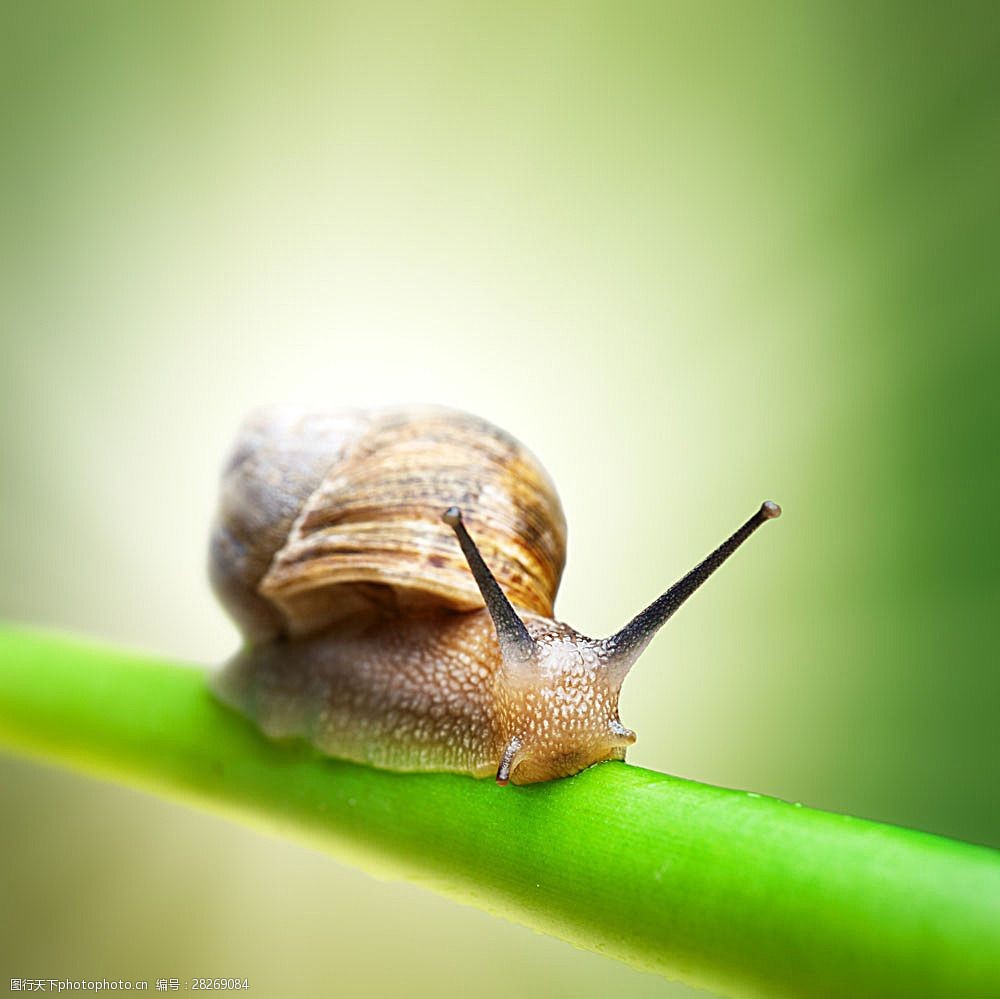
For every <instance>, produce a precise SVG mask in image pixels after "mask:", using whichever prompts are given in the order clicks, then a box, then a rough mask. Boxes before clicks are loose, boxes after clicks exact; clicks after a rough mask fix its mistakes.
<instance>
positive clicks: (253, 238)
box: [0, 0, 1000, 997]
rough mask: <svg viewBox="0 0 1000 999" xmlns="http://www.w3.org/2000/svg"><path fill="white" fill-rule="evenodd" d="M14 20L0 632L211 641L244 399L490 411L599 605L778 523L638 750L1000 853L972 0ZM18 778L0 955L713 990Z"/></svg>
mask: <svg viewBox="0 0 1000 999" xmlns="http://www.w3.org/2000/svg"><path fill="white" fill-rule="evenodd" d="M0 9H2V25H0V74H2V90H0V101H2V115H3V118H2V120H3V132H2V134H3V146H2V156H0V211H2V227H0V282H2V295H0V347H2V363H0V459H2V465H0V503H2V517H0V543H2V569H3V571H2V572H0V614H2V616H3V617H5V618H8V619H14V620H18V621H24V622H33V623H37V624H40V625H46V626H52V627H56V628H60V629H66V630H70V631H75V632H80V633H84V634H87V635H91V636H97V637H100V638H104V639H109V640H112V641H115V642H118V643H123V644H126V645H131V646H136V647H141V648H144V649H149V650H154V651H156V652H161V653H165V654H168V655H171V656H175V657H182V658H183V659H185V660H187V661H191V662H198V663H212V662H217V661H221V660H222V659H223V658H224V657H225V656H226V655H227V654H228V653H229V652H230V651H232V649H233V648H234V647H235V644H236V634H235V632H234V629H233V628H232V626H231V625H230V624H229V623H227V621H226V620H225V619H224V617H223V615H222V613H221V611H220V610H219V609H218V608H217V606H216V605H215V604H214V602H213V600H212V598H211V595H210V593H209V590H208V587H207V584H206V580H205V570H204V563H205V546H206V535H207V530H208V523H209V520H210V518H211V515H212V510H213V506H214V501H215V490H216V481H217V473H218V468H219V465H220V462H221V460H222V456H223V453H224V451H225V449H226V447H227V446H228V443H229V439H230V437H231V435H232V433H233V430H234V428H235V425H236V424H237V422H238V421H239V419H240V417H241V415H242V414H243V412H244V411H245V410H246V409H248V408H249V407H250V406H252V405H254V404H257V403H260V402H264V401H281V400H288V399H307V400H309V399H311V400H316V401H319V402H321V403H323V404H340V403H343V404H362V405H363V404H371V403H386V402H400V401H410V400H413V401H432V402H440V403H446V404H450V405H454V406H459V407H464V408H468V409H471V410H474V411H475V412H478V413H480V414H482V415H484V416H486V417H488V418H491V419H493V420H494V421H495V422H497V423H499V424H500V425H502V426H504V427H506V428H507V429H509V430H511V431H512V432H514V433H515V434H516V435H517V436H519V437H520V438H521V439H522V440H524V441H525V442H526V443H528V444H529V446H530V447H532V449H533V450H534V451H535V452H536V453H537V454H538V455H539V456H540V457H541V458H542V460H543V462H544V463H545V464H546V465H547V467H548V468H549V470H550V471H551V473H552V475H553V477H554V479H555V481H556V482H557V483H558V485H559V488H560V491H561V494H562V498H563V501H564V504H565V507H566V511H567V516H568V520H569V524H570V556H569V564H568V567H567V572H566V576H565V582H564V586H563V590H562V592H561V595H560V600H559V603H558V607H557V610H558V612H559V614H560V616H561V617H563V618H564V619H566V620H568V621H570V622H572V623H573V624H574V625H576V626H577V627H579V628H581V629H583V630H585V631H590V632H592V633H595V634H603V633H607V632H610V631H611V630H612V629H614V628H616V627H617V626H618V625H620V624H621V623H622V622H623V621H624V620H625V619H626V618H627V617H629V616H630V615H631V614H633V613H634V612H635V611H636V610H637V609H639V607H641V606H642V605H643V604H644V603H645V602H647V601H648V600H649V599H651V598H652V597H653V596H654V595H655V594H656V593H657V592H658V591H659V590H660V589H662V588H663V587H664V586H665V585H666V584H668V583H669V582H672V581H673V580H674V579H675V578H676V577H678V576H679V575H680V574H681V573H682V572H684V571H686V570H687V569H688V568H689V567H690V565H692V564H693V563H694V562H695V561H696V560H697V559H698V558H700V557H701V556H702V555H703V554H705V553H706V552H707V551H708V550H709V549H710V548H711V547H713V546H714V545H715V544H716V543H717V542H718V541H719V540H721V538H722V537H723V536H724V535H725V534H726V533H728V531H730V530H731V529H732V528H733V527H735V526H736V525H737V524H738V523H739V522H741V521H742V520H743V519H744V517H745V516H747V515H748V514H749V513H750V512H751V511H752V509H753V508H754V507H755V506H756V504H757V503H759V501H760V500H761V499H763V498H765V497H773V498H775V499H777V500H779V501H780V502H781V503H782V504H783V506H784V508H785V517H784V518H783V519H782V520H781V521H780V522H779V523H777V524H776V525H773V526H770V527H768V528H767V529H766V530H765V531H763V532H762V533H761V534H760V535H758V536H757V537H756V538H755V539H754V541H753V543H752V544H750V545H749V546H748V547H747V549H745V550H744V551H742V552H741V553H740V555H739V556H738V558H737V559H735V560H734V562H733V563H732V564H731V565H729V566H727V567H726V569H725V570H724V571H723V572H722V573H720V575H719V576H718V577H717V578H716V579H714V580H713V581H712V582H711V584H710V585H709V586H707V587H706V588H705V590H703V591H702V592H701V593H699V595H698V596H697V598H695V599H694V600H692V602H691V603H690V604H689V605H687V606H686V607H685V608H684V611H683V612H682V613H681V614H679V615H678V617H677V618H676V619H675V620H674V621H673V622H672V623H671V624H670V625H669V626H668V628H667V629H665V631H664V632H663V634H662V635H661V636H660V637H659V638H658V639H657V641H656V642H655V644H654V645H653V647H652V648H651V649H650V651H649V652H648V653H647V654H646V656H645V657H644V660H643V661H642V663H641V664H640V666H639V667H637V668H636V671H635V673H634V674H633V676H632V677H631V679H630V681H629V683H628V684H627V685H626V688H625V693H624V696H623V699H622V718H623V720H624V721H625V722H626V723H627V724H628V725H630V726H632V727H634V728H635V729H637V730H638V732H639V735H640V739H639V742H638V744H637V745H636V747H635V749H634V750H633V752H632V754H631V759H632V760H633V762H635V763H638V764H642V765H645V766H649V767H654V768H657V769H662V770H667V771H669V772H672V773H677V774H681V775H684V776H687V777H692V778H696V779H700V780H704V781H708V782H711V783H718V784H722V785H728V786H736V787H742V788H748V789H753V790H756V791H758V792H763V793H769V794H775V795H778V796H781V797H784V798H789V799H794V800H797V801H803V802H805V803H807V804H810V805H815V806H819V807H823V808H827V809H834V810H843V811H848V812H851V813H855V814H859V815H863V816H868V817H873V818H878V819H883V820H887V821H890V822H897V823H902V824H905V825H912V826H916V827H919V828H923V829H927V830H931V831H935V832H940V833H944V834H948V835H953V836H958V837H963V838H966V839H969V840H973V841H976V842H980V843H987V844H992V845H994V846H1000V809H998V803H997V795H998V776H997V765H998V759H1000V752H998V750H1000V735H998V721H1000V718H998V709H1000V670H998V663H997V648H998V638H1000V636H998V621H1000V615H998V606H1000V604H998V597H1000V568H998V566H1000V557H998V556H1000V540H998V536H997V530H996V508H997V497H998V487H1000V474H998V431H1000V419H998V417H1000V413H998V402H997V400H998V395H1000V392H998V373H1000V367H998V361H1000V338H998V316H1000V277H998V266H997V265H998V260H1000V255H998V249H1000V247H998V238H997V234H998V231H1000V182H998V178H1000V139H998V136H1000V112H998V108H1000V100H998V99H1000V85H998V84H1000V44H998V38H1000V33H998V27H997V16H996V8H995V5H993V4H983V5H981V6H976V5H926V6H924V5H917V6H914V5H911V4H891V3H890V4H886V3H883V4H875V5H869V4H858V5H852V4H799V3H791V4H764V5H762V4H734V5H718V6H716V5H702V4H690V5H687V4H684V5H674V4H663V3H649V4H641V3H611V2H607V3H559V4H553V3H533V4H520V3H508V4H502V5H500V4H475V3H474V4H468V3H434V2H431V3H422V4H409V3H404V2H398V3H378V2H375V3H373V2H358V3H333V4H319V3H316V4H297V3H281V4H277V3H276V4H253V3H228V4H227V3H216V2H207V0H201V2H199V3H197V4H187V3H170V4H159V5H158V4H146V3H114V2H106V3H97V4H81V3H75V2H72V3H23V4H21V3H3V4H2V7H0ZM0 802H2V805H0V808H2V815H3V818H2V821H0V885H2V896H3V904H2V906H0V979H4V980H5V979H7V978H8V977H14V976H18V975H20V976H42V977H71V978H78V977H109V978H111V977H123V978H147V979H149V978H153V977H159V976H166V977H180V978H184V977H195V976H209V977H212V976H233V975H236V976H239V977H247V978H249V979H250V982H251V985H252V986H253V988H254V992H255V993H256V994H262V995H279V994H280V995H284V996H314V995H321V994H342V993H343V992H346V991H347V990H352V991H353V990H363V991H364V993H365V994H367V995H375V996H396V995H417V996H419V995H423V994H427V995H430V994H434V995H436V996H442V995H444V996H449V995H455V996H458V995H467V994H475V995H478V996H482V997H493V996H496V997H500V996H505V997H506V996H510V995H517V994H519V995H527V996H542V995H545V996H601V995H607V994H610V993H611V992H612V991H615V992H618V993H626V994H629V995H636V996H643V995H657V996H667V995H671V996H673V995H676V996H682V995H689V994H693V993H692V992H691V991H690V990H688V989H686V988H684V987H682V986H677V985H671V984H668V983H665V982H663V981H662V980H660V979H657V978H654V977H651V976H648V975H644V974H640V973H639V972H636V971H634V970H632V969H630V968H628V967H625V966H622V965H619V964H616V963H614V962H611V961H608V960H606V959H604V958H601V957H599V956H596V955H593V954H589V953H584V952H580V951H577V950H574V949H572V948H571V947H569V946H568V945H566V944H563V943H561V942H559V941H555V940H551V939H548V938H544V937H541V936H537V935H534V934H532V933H531V932H529V931H528V930H525V929H523V928H521V927H517V926H513V925H510V924H507V923H504V922H502V921H499V920H497V919H494V918H492V917H490V916H488V915H486V914H484V913H482V912H479V911H473V910H466V909H462V908H459V907H457V906H455V905H454V904H452V903H450V902H447V901H445V900H442V899H440V898H437V897H436V896H434V895H431V894H429V893H426V892H423V891H422V890H421V889H419V888H417V887H414V886H412V885H399V884H384V883H379V882H377V881H374V880H372V879H370V878H368V877H367V876H365V875H363V874H361V873H359V872H357V871H354V870H351V869H347V868H343V867H340V866H338V865H337V864H335V863H334V862H333V861H331V860H330V859H329V858H327V857H324V856H321V855H318V854H313V853H310V852H308V851H307V850H305V849H303V848H300V847H298V846H293V845H290V844H287V843H283V842H275V841H272V840H269V839H266V838H263V837H261V836H258V835H257V834H255V833H253V832H251V831H249V830H247V829H244V828H240V827H236V826H232V825H229V824H227V823H225V822H224V821H222V820H221V819H217V818H214V817H207V816H204V815H201V814H196V813H193V812H190V811H187V810H185V809H183V808H181V807H179V806H174V805H170V804H167V803H164V802H161V801H158V800H154V799H151V798H148V797H145V796H143V795H140V794H138V793H135V792H131V791H128V790H124V789H121V788H116V787H112V786H108V785H103V784H100V783H97V782H94V781H90V780H86V779H84V778H80V777H76V776H73V775H70V774H66V773H62V772H57V771H54V770H49V769H46V768H43V767H41V766H38V765H35V764H32V763H29V762H25V761H21V760H14V759H9V758H5V759H3V760H0ZM609 918H615V919H627V918H628V914H627V913H616V914H609ZM8 973H9V974H8Z"/></svg>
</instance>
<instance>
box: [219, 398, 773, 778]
mask: <svg viewBox="0 0 1000 999" xmlns="http://www.w3.org/2000/svg"><path fill="white" fill-rule="evenodd" d="M780 513H781V510H780V508H779V507H778V506H777V504H775V503H771V502H765V503H764V504H763V505H762V506H761V507H760V509H759V510H758V511H757V512H756V513H755V514H754V515H753V516H752V517H751V518H750V519H749V520H748V521H747V522H746V523H745V524H743V526H742V527H740V528H739V529H738V530H737V531H736V532H735V533H734V534H733V535H732V536H731V537H730V538H729V539H728V540H727V541H725V542H723V544H722V545H720V546H719V547H718V548H717V549H716V550H715V551H714V552H712V554H711V555H709V556H708V557H707V558H706V559H705V560H704V561H703V562H701V563H700V564H699V565H697V566H696V567H695V568H694V569H692V570H691V571H690V572H689V573H688V574H687V575H686V576H684V577H683V578H682V579H681V580H680V581H679V582H677V583H676V584H675V585H674V586H672V587H671V588H670V589H669V590H667V591H666V593H664V594H663V595H662V596H660V597H659V598H658V599H656V600H655V601H653V603H651V604H650V605H649V606H648V607H647V608H646V609H645V610H643V611H642V612H641V613H640V614H639V615H638V616H637V617H635V618H634V619H633V620H632V621H631V622H629V623H628V624H627V625H625V627H624V628H622V629H621V630H620V631H618V632H616V633H615V634H614V635H612V636H610V637H609V638H604V639H591V638H587V637H586V636H584V635H582V634H580V633H579V632H578V631H576V630H575V629H573V628H571V627H569V626H568V625H566V624H563V623H561V622H559V621H557V620H556V619H555V618H554V617H553V603H554V600H555V596H556V590H557V589H558V586H559V580H560V577H561V575H562V570H563V566H564V563H565V556H566V523H565V519H564V517H563V512H562V507H561V505H560V502H559V499H558V496H557V495H556V491H555V488H554V486H553V485H552V483H551V481H550V480H549V478H548V476H547V474H546V473H545V471H544V469H543V468H542V467H541V465H540V464H539V462H538V461H537V459H536V458H535V457H534V456H533V455H532V454H531V453H530V452H528V451H527V450H526V449H525V448H524V447H523V446H522V445H521V444H520V443H518V442H517V441H516V440H514V438H512V437H511V436H509V435H508V434H507V433H505V432H504V431H502V430H499V429H498V428H497V427H494V426H492V425H491V424H489V423H487V422H486V421H484V420H481V419H479V418H477V417H474V416H471V415H468V414H465V413H460V412H456V411H452V410H446V409H436V408H409V409H386V410H374V411H356V410H332V411H328V412H311V411H304V410H295V409H289V408H280V409H266V410H261V411H258V412H256V413H254V414H253V415H251V416H250V417H249V418H248V419H247V421H246V422H245V423H244V425H243V427H242V429H241V430H240V433H239V436H238V439H237V443H236V447H235V449H234V451H233V453H232V456H231V458H230V459H229V462H228V464H227V465H226V467H225V470H224V472H223V479H222V494H221V500H220V505H219V513H218V517H217V520H216V524H215V527H214V529H213V534H212V541H211V548H210V559H209V561H210V575H211V579H212V583H213V586H214V589H215V590H216V593H217V595H218V596H219V598H220V600H221V602H222V603H223V605H224V606H225V608H226V609H227V610H228V612H229V613H230V614H231V616H232V617H233V619H234V620H235V621H236V623H237V625H238V626H239V628H240V630H241V631H242V633H243V636H244V640H245V641H244V645H243V648H242V649H241V650H240V651H239V652H238V653H237V654H236V655H235V656H234V657H233V659H231V660H230V661H229V662H228V663H227V664H226V665H225V667H224V668H223V669H222V670H221V671H220V673H219V675H218V678H217V680H216V684H215V686H216V691H217V693H218V695H219V696H220V697H221V698H222V699H223V700H224V701H225V702H226V703H228V704H229V705H231V706H233V707H235V708H236V709H238V710H239V711H242V712H243V713H245V714H246V715H248V716H249V717H250V718H252V719H254V720H255V721H256V723H257V724H258V725H259V726H260V728H261V729H263V731H264V732H265V733H266V734H267V735H268V736H271V737H273V738H287V737H300V738H304V739H306V740H308V741H310V742H311V743H312V744H313V745H315V746H316V747H318V749H319V750H321V751H322V752H323V753H325V754H327V755H329V756H335V757H340V758H344V759H348V760H353V761H356V762H359V763H365V764H369V765H372V766H376V767H384V768H388V769H392V770H399V771H428V770H436V771H455V772H460V773H465V774H472V775H474V776H476V777H487V776H490V777H494V778H495V779H496V781H497V783H499V784H501V785H502V784H506V783H508V781H512V782H513V783H515V784H529V783H534V782H537V781H545V780H550V779H553V778H557V777H565V776H570V775H572V774H575V773H578V772H579V771H581V770H583V769H585V768H586V767H589V766H591V765H592V764H595V763H600V762H603V761H606V760H623V759H624V758H625V752H626V749H627V748H628V747H629V746H630V745H631V744H632V743H633V742H635V738H636V737H635V733H634V732H632V731H631V730H630V729H628V728H626V727H625V726H624V725H622V723H621V721H620V719H619V717H618V695H619V691H620V689H621V685H622V681H623V680H624V678H625V676H626V674H627V673H628V672H629V670H630V669H631V667H632V665H633V663H634V662H635V661H636V659H637V658H638V657H639V655H640V654H641V653H642V651H643V650H644V649H645V648H646V646H647V645H648V644H649V642H650V640H651V639H652V638H653V636H654V635H655V634H656V632H657V631H658V630H659V628H660V626H661V625H662V624H663V623H664V622H665V621H666V620H667V619H668V618H669V617H670V616H671V615H672V614H673V613H674V612H675V611H676V610H677V608H678V607H680V605H681V604H682V603H683V602H684V601H685V600H686V599H687V598H688V597H689V596H690V595H691V594H692V593H693V592H694V591H695V590H696V589H697V588H698V587H699V586H700V585H701V584H702V583H703V582H705V580H706V579H708V577H709V576H710V575H711V574H712V573H713V572H714V571H715V570H716V569H717V568H718V567H719V566H720V565H721V564H722V563H723V562H724V561H725V560H726V559H727V558H728V557H729V556H730V555H731V554H732V553H733V552H734V551H735V550H736V549H737V548H738V547H739V546H740V545H741V544H742V543H743V542H744V541H745V540H746V539H747V538H748V537H749V536H750V535H751V534H752V533H753V532H754V531H755V530H756V529H757V528H758V527H760V525H761V524H763V523H764V522H765V521H766V520H769V519H771V518H774V517H777V516H778V515H779V514H780Z"/></svg>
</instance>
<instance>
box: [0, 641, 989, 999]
mask: <svg viewBox="0 0 1000 999" xmlns="http://www.w3.org/2000/svg"><path fill="white" fill-rule="evenodd" d="M0 746H7V747H10V748H11V749H15V750H19V751H23V752H26V753H29V754H32V755H37V756H41V757H43V758H48V759H52V760H56V761H58V762H61V763H64V764H67V765H69V766H72V767H75V768H77V769H80V770H83V771H85V772H87V773H91V774H96V775H98V776H102V777H111V778H113V779H115V780H119V781H122V782H123V783H126V784H129V785H132V786H138V787H143V788H146V789H148V790H152V791H154V792H156V793H158V794H163V795H165V796H167V797H170V798H174V799H179V800H182V801H185V802H188V803H191V804H194V805H196V806H198V807H203V808H209V809H211V810H213V811H217V812H223V813H225V814H227V815H229V816H231V817H233V818H236V819H238V820H239V821H243V822H248V823H251V824H253V825H256V826H258V827H263V828H265V829H267V830H269V831H271V832H274V833H277V834H279V835H283V836H290V837H294V838H296V839H299V840H306V841H308V842H310V843H311V844H313V845H314V846H317V847H319V848H320V849H323V850H326V851H328V852H330V853H332V854H333V855H334V856H336V857H338V858H340V859H341V860H346V861H347V862H349V863H352V864H358V865H360V866H362V867H364V868H365V869H367V870H369V871H371V872H373V873H375V874H376V875H378V876H380V877H390V878H407V879H410V880H414V881H418V882H420V883H421V884H423V885H425V886H427V887H430V888H433V889H434V890H436V891H439V892H442V893H444V894H446V895H449V896H451V897H453V898H456V899H458V900H460V901H463V902H467V903H471V904H473V905H477V906H481V907H483V908H486V909H488V910H490V911H492V912H495V913H498V914H500V915H503V916H506V917H507V918H509V919H513V920H516V921H518V922H521V923H524V924H526V925H528V926H532V927H534V928H536V929H538V930H542V931H544V932H546V933H551V934H554V935H555V936H558V937H562V938H563V939H565V940H569V941H571V942H572V943H575V944H577V945H579V946H581V947H586V948H589V949H591V950H596V951H599V952H600V953H603V954H606V955H608V956H611V957H617V958H620V959H622V960H625V961H628V962H630V963H632V964H635V965H638V966H639V967H642V968H646V969H648V970H652V971H657V972H660V973H662V974H665V975H667V976H669V977H671V978H680V979H682V980H684V981H686V982H689V983H692V984H694V985H699V986H702V987H706V988H709V989H713V990H715V991H718V992H722V993H734V992H735V993H739V994H745V993H747V992H751V993H761V992H764V993H777V994H781V995H807V996H817V995H827V994H829V995H838V996H845V995H851V996H862V995H878V996H886V995H920V996H932V995H940V996H948V997H951V999H954V997H959V996H980V997H981V996H985V995H1000V853H998V852H996V851H993V850H989V849H986V848H984V847H977V846H971V845H968V844H965V843H959V842H956V841H953V840H948V839H942V838H939V837H936V836H931V835H927V834H924V833H919V832H913V831H910V830H907V829H900V828H896V827H893V826H886V825H879V824H878V823H874V822H866V821H863V820H860V819H853V818H850V817H848V816H843V815H832V814H828V813H825V812H819V811H814V810H811V809H808V808H800V807H798V806H797V805H792V804H789V803H787V802H784V801H778V800H776V799H774V798H766V797H760V796H757V795H750V794H747V793H745V792H740V791H728V790H724V789H721V788H717V787H709V786H705V785H702V784H695V783H693V782H691V781H686V780H680V779H678V778H676V777H668V776H665V775H664V774H658V773H651V772H649V771H646V770H641V769H638V768H636V767H630V766H626V765H624V764H616V763H609V764H604V765H602V766H599V767H595V768H593V769H592V770H589V771H587V772H585V773H583V774H580V775H579V776H578V777H574V778H571V779H568V780H561V781H554V782H551V783H548V784H540V785H533V786H530V787H525V788H514V787H508V788H499V787H497V786H496V785H495V784H494V783H493V782H492V781H475V780H472V779H471V778H465V777H458V776H453V775H447V774H420V775H401V774H393V773H388V772H385V771H379V770H373V769H369V768H366V767H362V766H355V765H353V764H349V763H343V762H340V761H336V760H329V759H324V758H321V757H319V756H317V755H316V754H315V753H313V752H312V751H311V750H309V749H307V748H305V747H303V746H301V745H279V744H276V743H273V742H269V741H267V740H266V739H264V738H263V737H262V736H260V735H258V734H257V732H256V730H255V729H254V728H253V727H252V726H251V725H250V724H249V723H247V722H246V721H244V720H243V719H242V718H241V717H239V716H237V715H235V714H233V713H232V712H230V711H228V710H227V709H225V708H223V707H221V706H220V705H219V704H218V703H216V701H215V700H214V699H213V698H212V696H211V694H210V693H209V691H208V689H207V686H206V682H205V674H204V672H203V671H201V670H196V669H185V668H180V667H178V666H176V665H171V664H168V663H165V662H161V661H157V660H156V659H154V658H152V657H149V656H145V655H139V654H134V653H128V652H121V651H115V650H111V649H107V648H102V647H99V646H91V645H86V644H83V643H81V642H80V641H78V640H75V639H69V638H62V637H56V636H52V635H45V634H37V633H31V632H27V631H19V630H15V629H10V628H2V627H0Z"/></svg>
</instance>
